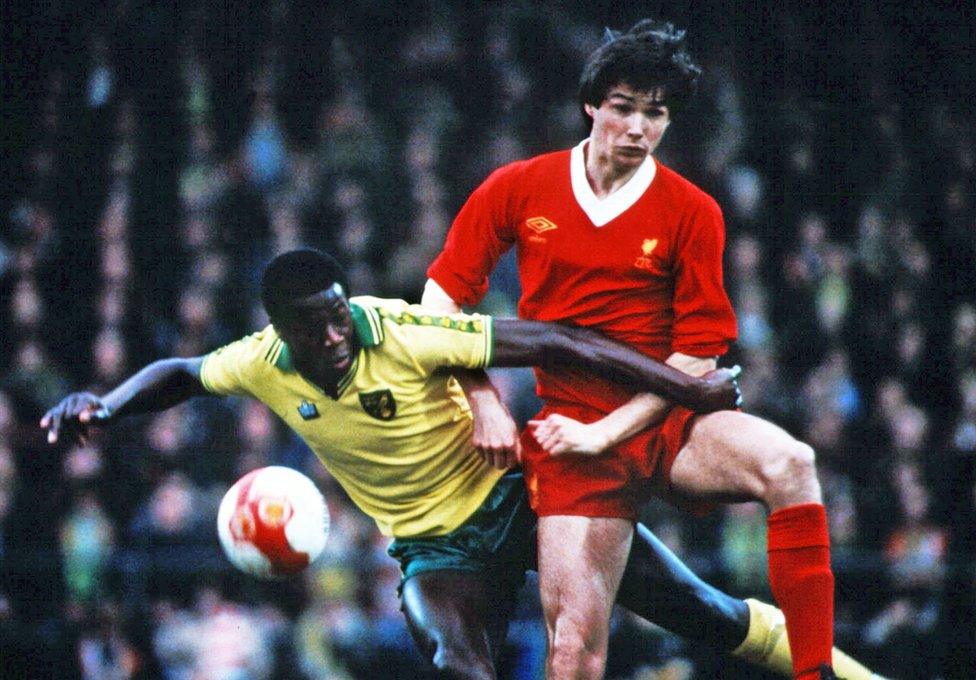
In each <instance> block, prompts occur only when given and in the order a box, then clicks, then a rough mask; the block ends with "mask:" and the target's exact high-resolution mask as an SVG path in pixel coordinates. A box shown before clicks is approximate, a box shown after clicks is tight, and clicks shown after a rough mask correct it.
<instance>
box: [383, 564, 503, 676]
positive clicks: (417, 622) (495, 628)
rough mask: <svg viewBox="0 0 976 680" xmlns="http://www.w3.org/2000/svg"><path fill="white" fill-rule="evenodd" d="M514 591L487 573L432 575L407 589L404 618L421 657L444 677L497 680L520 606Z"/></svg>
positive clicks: (414, 580) (407, 585)
mask: <svg viewBox="0 0 976 680" xmlns="http://www.w3.org/2000/svg"><path fill="white" fill-rule="evenodd" d="M514 597H515V593H514V592H513V591H512V590H511V589H503V588H493V587H492V586H490V585H489V584H488V582H487V579H486V578H485V577H484V575H483V574H479V573H475V572H466V571H447V570H444V571H430V572H424V573H421V574H417V575H416V576H414V577H413V578H410V579H408V580H407V581H406V583H404V585H403V601H402V606H403V613H404V615H405V616H406V618H407V624H408V626H409V628H410V633H411V635H412V636H413V639H414V641H415V642H416V644H417V647H418V648H419V649H420V652H421V654H422V655H423V656H424V658H426V659H427V660H428V661H430V662H431V664H432V665H433V666H434V668H435V669H436V671H437V675H438V677H443V678H452V679H454V678H457V679H462V678H463V679H465V680H468V679H471V680H493V679H494V678H495V677H496V669H497V662H498V657H499V655H500V652H501V648H502V645H503V643H504V642H505V632H506V629H507V627H508V619H509V616H510V614H511V611H512V607H513V606H514Z"/></svg>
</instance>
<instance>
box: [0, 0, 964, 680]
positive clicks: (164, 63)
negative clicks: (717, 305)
mask: <svg viewBox="0 0 976 680" xmlns="http://www.w3.org/2000/svg"><path fill="white" fill-rule="evenodd" d="M661 8H663V9H661ZM658 9H661V12H660V15H661V16H662V17H664V18H668V19H671V20H673V21H675V22H676V23H677V24H679V25H680V26H683V27H686V28H687V29H688V31H689V40H690V43H691V45H690V46H691V49H692V51H693V53H694V54H695V55H696V56H697V57H698V59H699V60H700V62H701V63H702V64H703V65H704V68H705V79H704V83H703V88H702V91H701V93H700V95H699V97H698V99H697V101H696V103H695V106H693V107H691V108H690V110H689V111H688V112H687V113H686V114H684V115H683V116H682V117H681V118H680V119H678V121H677V122H675V123H674V125H672V127H671V129H670V131H669V133H668V136H667V137H666V138H665V142H664V144H663V145H662V147H661V149H660V156H661V158H662V160H663V161H664V162H666V163H668V164H670V165H672V166H674V167H675V168H676V169H677V170H679V171H680V172H682V173H683V174H685V175H686V176H687V177H689V178H691V179H692V180H694V181H695V182H697V183H698V184H700V185H701V186H703V187H704V188H705V189H706V190H708V191H709V192H711V193H712V194H713V195H715V196H716V197H717V198H718V199H719V202H720V203H721V205H722V206H723V209H724V211H725V216H726V220H727V227H728V248H727V268H726V277H727V281H728V285H729V290H730V292H731V294H732V297H733V303H734V305H735V308H736V311H737V314H738V318H739V328H740V340H739V343H738V345H737V346H736V348H735V350H734V356H732V357H730V359H731V360H733V361H738V362H740V363H742V364H743V365H744V367H745V374H744V376H743V380H742V386H743V392H744V394H745V398H746V405H747V408H749V409H750V410H753V411H755V412H757V413H760V414H762V415H764V416H767V417H769V418H771V419H773V420H774V421H776V422H779V423H781V424H783V425H784V426H785V427H787V428H788V429H790V430H791V431H793V432H794V433H796V434H798V435H801V436H802V437H804V438H805V439H807V440H809V441H810V442H811V443H813V444H814V445H815V447H816V448H817V450H818V453H819V460H820V466H821V475H822V480H823V486H824V490H825V496H826V504H827V507H828V511H829V513H830V517H831V529H832V532H833V540H834V552H833V557H834V562H835V568H836V574H837V584H838V589H837V613H838V617H837V638H838V643H839V644H840V645H841V646H843V647H844V648H845V649H847V650H849V651H851V652H852V653H854V654H855V655H856V656H860V657H862V658H864V659H865V660H866V661H868V662H869V663H871V664H872V665H873V666H875V667H876V668H877V669H878V670H879V671H881V672H883V673H886V674H889V675H893V676H895V677H905V678H908V677H911V678H933V679H934V678H945V679H949V678H966V679H967V680H968V679H971V678H972V674H973V668H976V200H974V189H973V187H974V179H976V178H974V174H976V124H974V121H976V116H974V113H976V111H974V110H973V101H976V77H974V74H976V64H974V63H973V54H974V53H976V43H974V39H973V36H972V20H973V17H972V11H971V8H967V7H966V6H965V5H964V4H963V5H960V6H956V5H955V4H953V3H930V2H920V1H918V2H916V1H909V2H902V3H895V4H892V3H853V4H851V3H827V4H823V3H819V4H812V5H808V4H803V3H786V4H783V3H772V2H759V3H735V2H733V3H719V4H705V5H700V4H698V3H691V2H678V3H668V4H667V5H661V6H660V7H659V6H658V5H655V4H653V3H652V5H650V6H649V5H647V3H636V2H623V3H621V2H614V3H606V2H596V3H586V4H585V5H581V4H577V3H572V2H564V1H560V0H551V1H549V2H542V3H528V2H520V1H518V0H504V1H501V2H493V3H485V4H483V5H478V6H475V5H472V4H471V3H462V2H452V1H449V0H410V1H409V2H400V3H386V2H375V1H366V2H360V3H356V4H354V5H351V6H349V5H343V6H341V7H340V6H339V3H304V2H298V1H296V0H268V1H265V2H258V1H257V0H243V1H241V2H235V3H218V2H210V1H208V0H194V1H191V2H182V3H151V2H145V1H143V0H127V1H125V2H108V3H94V2H90V1H87V0H86V1H82V2H70V3H69V2H54V3H28V2H24V1H22V0H15V1H12V2H8V3H5V4H4V9H3V14H4V16H3V19H2V21H0V32H2V40H3V42H2V46H3V58H2V60H0V61H2V63H0V69H2V75H3V81H2V82H3V89H2V101H0V106H2V125H0V138H2V152H3V157H2V161H0V167H2V169H3V173H4V181H3V182H0V295H2V304H0V324H2V326H3V328H4V332H3V333H2V334H0V376H2V379H0V658H3V667H4V673H5V674H9V677H18V678H21V677H38V678H40V677H58V678H69V677H82V678H157V677H161V678H168V679H174V680H182V679H191V678H287V679H291V678H323V677H329V678H367V677H377V678H379V677H411V678H412V677H421V676H422V671H421V670H420V666H419V665H418V664H419V660H418V657H417V655H416V653H415V652H414V651H413V649H412V645H411V643H410V640H409V636H408V634H407V632H406V628H405V626H404V623H403V620H402V616H401V615H400V613H399V611H398V602H397V599H396V594H395V587H396V583H397V579H398V573H397V570H396V568H395V565H394V563H393V562H392V561H391V560H389V559H388V558H387V557H386V556H385V553H384V548H385V544H384V541H383V539H382V537H380V536H379V535H378V534H377V533H376V531H375V529H374V528H373V526H372V525H371V524H370V523H369V522H368V521H366V520H365V519H364V518H363V517H362V516H361V515H360V514H359V513H358V512H357V511H356V510H355V509H354V508H353V507H352V506H351V505H350V504H349V502H348V500H347V499H346V497H345V495H344V494H343V492H342V490H341V489H340V488H339V487H338V486H337V485H336V484H335V482H334V480H332V479H331V478H330V477H329V476H328V474H327V473H326V472H325V471H324V470H323V469H322V467H321V466H320V465H319V464H318V463H317V462H316V461H315V459H314V457H312V455H311V454H310V453H309V452H308V450H307V449H306V448H305V447H304V446H303V445H302V444H301V443H300V442H298V441H297V440H296V439H295V438H294V437H293V435H291V434H290V433H289V432H287V431H286V429H285V428H283V427H282V425H281V424H280V423H278V422H277V421H276V420H275V419H274V417H273V416H272V415H271V414H270V412H268V411H267V409H265V408H264V407H262V406H260V405H257V404H251V403H246V402H237V401H233V400H231V401H226V402H223V403H217V402H215V401H207V400H197V401H194V402H190V403H188V404H186V405H184V406H182V407H180V408H177V409H174V410H172V411H170V412H167V413H163V414H159V415H156V416H152V417H144V418H138V419H134V420H131V421H130V422H128V423H126V424H123V425H121V426H120V427H118V428H116V429H114V430H112V431H109V432H106V433H104V435H103V436H101V437H100V438H98V439H97V440H96V441H94V442H92V443H90V444H89V445H87V446H84V447H78V446H68V445H64V446H59V447H58V448H56V449H53V450H52V449H50V448H48V447H47V446H46V444H45V442H44V438H43V435H42V433H41V432H40V430H39V429H38V428H37V427H36V422H37V420H38V418H39V417H40V415H41V414H42V413H43V411H44V410H45V409H46V408H47V407H48V406H50V405H51V404H53V403H54V402H55V401H56V400H57V399H58V398H59V397H60V396H61V395H62V394H64V393H65V392H67V391H68V390H70V389H82V388H86V389H93V390H95V391H104V390H106V389H107V388H109V387H111V386H113V385H115V384H116V383H117V382H118V381H119V379H120V378H121V377H122V376H125V375H127V374H128V373H129V372H131V371H132V370H133V369H135V368H137V367H139V366H140V365H142V364H144V363H146V362H147V361H150V360H152V359H155V358H157V357H160V356H164V355H172V354H178V355H184V356H188V355H196V354H201V353H204V352H206V351H208V350H210V349H212V348H214V347H216V346H218V345H220V344H222V343H224V342H227V341H228V340H231V339H233V338H235V337H237V336H239V335H241V334H244V333H246V332H249V331H250V330H253V329H255V328H258V327H260V326H261V325H262V324H264V323H266V318H265V317H264V315H263V312H262V311H261V310H260V305H259V304H258V296H257V283H258V281H259V276H260V271H261V268H262V266H263V263H264V262H265V261H267V259H268V258H269V257H270V256H272V255H273V254H275V253H278V252H281V251H283V250H287V249H291V248H294V247H297V246H300V245H311V246H315V247H321V248H325V249H328V250H330V251H332V252H334V253H336V254H337V255H338V256H339V257H340V259H342V261H343V262H344V263H345V265H346V266H347V267H348V270H349V273H350V276H351V281H352V289H353V293H365V292H369V293H374V294H379V295H386V296H397V297H405V298H407V299H410V300H416V299H418V297H419V293H420V290H421V286H422V285H423V282H424V278H425V268H426V266H427V264H428V263H429V262H430V260H431V258H432V257H433V256H434V255H435V254H436V252H437V251H438V249H439V247H440V244H441V242H442V239H443V236H444V234H445V231H446V229H447V227H448V226H449V223H450V220H451V217H452V215H453V214H454V212H455V211H456V210H457V209H458V208H459V206H460V204H461V202H462V201H463V200H464V199H465V197H466V196H467V194H468V193H469V192H470V191H471V190H472V188H473V187H474V186H475V185H476V184H477V183H478V182H480V181H481V180H482V179H483V178H484V177H485V176H486V175H487V174H488V173H489V172H490V171H491V170H492V169H494V168H495V167H497V166H499V165H501V164H502V163H505V162H508V161H511V160H514V159H517V158H520V157H523V156H526V155H529V154H532V153H538V152H542V151H546V150H550V149H554V148H557V147H562V146H566V145H569V144H572V143H574V142H575V141H577V140H578V139H579V138H580V137H581V136H582V135H583V134H584V131H583V129H582V127H581V121H580V119H579V111H578V106H577V104H576V101H575V87H576V78H577V75H578V73H579V70H580V66H581V63H582V60H583V58H584V57H585V56H586V54H588V53H589V52H590V50H591V49H593V48H594V47H595V46H597V45H598V44H599V41H600V37H601V34H602V30H603V27H604V26H610V27H613V28H626V27H627V26H629V25H630V24H632V23H633V22H634V21H635V20H637V19H638V18H641V17H642V16H644V15H647V14H656V13H658V12H657V10H658ZM517 296H518V287H517V282H516V276H515V273H514V269H513V265H512V263H511V260H508V261H506V263H503V265H502V266H500V267H499V268H498V270H497V271H496V273H495V274H494V281H493V291H492V293H491V295H489V297H488V298H487V299H486V301H485V303H484V306H485V309H486V310H488V311H491V312H492V313H498V314H512V313H513V310H514V303H515V300H516V299H517ZM494 375H495V377H496V379H497V381H498V382H499V384H500V388H501V389H502V391H503V394H505V397H506V399H507V400H508V401H509V403H510V405H511V406H512V410H513V412H514V413H516V414H517V415H518V417H519V418H520V419H522V420H523V421H524V419H526V418H527V417H528V416H530V415H531V414H532V412H533V410H532V409H533V408H534V404H535V402H534V397H533V395H532V384H531V373H528V372H520V371H498V372H496V373H495V374H494ZM269 464H284V465H289V466H292V467H296V468H298V469H301V470H303V471H305V472H306V473H308V474H310V475H311V476H313V478H315V479H316V480H317V482H318V483H319V485H320V486H321V487H322V488H323V490H324V491H325V492H326V493H327V494H328V497H329V499H330V502H331V505H332V513H333V527H334V528H333V532H332V535H331V538H330V541H329V547H328V554H327V556H326V558H325V559H324V560H323V562H322V564H321V565H320V566H319V567H318V568H317V569H314V570H312V571H310V572H309V573H308V574H307V575H306V576H305V577H304V579H298V580H296V581H293V582H285V583H283V584H282V583H279V584H274V585H273V586H272V585H269V584H265V583H258V582H255V581H252V580H249V579H247V578H245V577H243V576H242V575H240V574H238V573H236V572H234V571H233V570H232V569H231V568H230V566H229V565H228V563H227V562H226V561H225V560H224V559H223V557H222V556H221V555H220V554H219V552H218V549H217V547H216V540H215V532H214V531H213V523H214V518H215V514H216V506H217V503H218V501H219V499H220V496H221V495H222V493H223V491H224V490H225V489H226V488H227V487H228V486H229V485H230V484H231V483H232V482H233V481H234V480H235V479H236V478H237V477H238V476H239V475H241V474H243V473H244V472H246V471H248V470H251V469H254V468H256V467H260V466H263V465H269ZM643 519H644V520H645V521H646V522H648V523H649V524H650V525H651V526H652V527H654V528H655V529H656V530H657V531H658V532H659V534H660V535H661V537H662V539H664V540H666V542H667V543H668V544H669V545H671V547H672V548H673V549H675V550H676V551H678V552H679V554H681V555H682V556H683V557H684V558H685V559H686V560H688V561H689V563H690V564H691V565H692V566H693V568H695V569H696V570H698V571H699V572H700V573H702V574H703V575H704V576H705V577H707V578H708V579H710V580H711V581H713V582H715V583H717V584H720V585H722V586H723V587H725V588H727V589H729V590H730V591H732V592H735V593H738V594H741V595H759V596H763V597H767V598H768V597H769V594H768V592H767V591H766V576H765V560H764V558H763V555H762V554H761V553H759V552H757V551H756V550H755V546H756V545H762V544H763V541H764V536H763V532H764V522H763V521H762V511H761V509H760V508H758V507H751V506H743V507H733V508H730V509H728V510H725V511H723V512H721V513H717V514H716V515H714V516H713V517H711V518H710V519H709V520H708V521H706V522H704V523H695V522H689V521H688V520H687V518H685V517H683V516H682V515H681V514H680V513H677V512H675V511H674V510H672V509H670V508H667V507H666V506H663V505H661V504H658V503H652V504H650V505H649V506H648V508H647V509H646V511H645V515H644V518H643ZM533 587H534V584H533V583H530V585H529V586H527V587H526V589H525V591H524V597H523V601H522V602H521V603H520V606H519V609H518V618H517V620H516V621H515V623H514V624H513V626H512V631H511V635H510V648H509V650H508V653H507V654H506V666H505V673H506V676H507V677H513V678H533V677H538V676H539V672H540V667H541V663H542V658H543V655H544V636H543V632H542V628H541V626H540V623H539V620H538V616H539V609H538V603H537V599H536V597H535V595H534V593H533ZM608 675H609V676H610V677H615V678H665V677H667V678H692V677H697V678H719V677H723V678H755V677H759V676H758V675H757V671H755V670H752V669H748V668H746V667H745V666H743V665H742V664H739V663H738V662H732V661H729V660H726V659H724V658H721V657H717V656H716V654H715V653H714V652H713V651H711V650H708V649H702V648H696V647H690V646H688V645H686V644H684V643H683V642H681V641H680V640H678V639H677V638H674V637H672V636H670V635H668V634H666V633H664V632H663V631H661V630H659V629H656V628H653V627H649V626H647V625H646V624H643V623H640V622H637V621H636V620H634V619H632V618H630V617H625V616H618V617H617V618H616V619H615V621H614V634H613V638H612V649H611V656H610V666H609V668H608Z"/></svg>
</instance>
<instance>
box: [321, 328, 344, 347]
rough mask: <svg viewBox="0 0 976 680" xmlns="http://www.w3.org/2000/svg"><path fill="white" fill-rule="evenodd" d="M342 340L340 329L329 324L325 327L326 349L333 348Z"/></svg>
mask: <svg viewBox="0 0 976 680" xmlns="http://www.w3.org/2000/svg"><path fill="white" fill-rule="evenodd" d="M343 339H344V336H343V334H342V329H340V328H339V327H338V326H336V325H335V324H331V323H330V324H326V325H325V338H324V341H325V346H326V347H335V346H336V345H338V344H339V343H340V342H342V341H343Z"/></svg>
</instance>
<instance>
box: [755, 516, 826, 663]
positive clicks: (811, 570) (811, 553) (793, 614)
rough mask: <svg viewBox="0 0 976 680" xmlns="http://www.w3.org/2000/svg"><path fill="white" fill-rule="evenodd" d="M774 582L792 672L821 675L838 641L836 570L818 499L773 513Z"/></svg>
mask: <svg viewBox="0 0 976 680" xmlns="http://www.w3.org/2000/svg"><path fill="white" fill-rule="evenodd" d="M767 525H768V534H767V538H766V545H767V550H768V553H769V586H770V589H771V590H772V592H773V597H775V598H776V602H777V604H779V607H780V609H782V610H783V615H784V616H785V617H786V630H787V632H788V633H789V641H790V653H791V654H792V655H793V674H794V675H795V676H796V678H797V680H816V679H817V678H819V677H820V675H819V669H820V664H825V663H826V664H829V663H830V659H831V649H832V648H833V645H834V573H833V572H832V571H831V570H830V537H829V536H828V534H827V513H826V511H825V510H824V506H823V505H821V504H819V503H805V504H803V505H792V506H790V507H788V508H782V509H781V510H777V511H776V512H774V513H771V514H770V515H769V518H768V519H767Z"/></svg>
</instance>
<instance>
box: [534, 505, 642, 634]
mask: <svg viewBox="0 0 976 680" xmlns="http://www.w3.org/2000/svg"><path fill="white" fill-rule="evenodd" d="M633 528H634V525H633V523H632V522H631V521H630V520H627V519H621V518H619V517H579V516H564V515H555V516H552V515H550V516H544V517H540V518H539V591H540V596H541V598H542V606H543V610H544V613H545V616H546V625H547V627H548V628H549V631H550V635H552V632H553V630H554V628H555V624H556V620H557V619H558V620H559V621H560V624H559V625H560V626H566V627H567V628H570V627H571V628H573V629H575V630H578V631H582V632H583V633H584V634H585V635H587V636H588V637H592V638H593V639H594V640H599V639H600V638H601V637H604V638H605V637H606V633H607V631H608V626H609V621H610V610H611V608H612V607H613V600H614V597H615V596H616V594H617V588H618V587H619V585H620V577H621V574H622V573H623V569H624V564H625V563H626V561H627V554H628V552H629V550H630V543H631V539H632V537H633Z"/></svg>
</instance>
